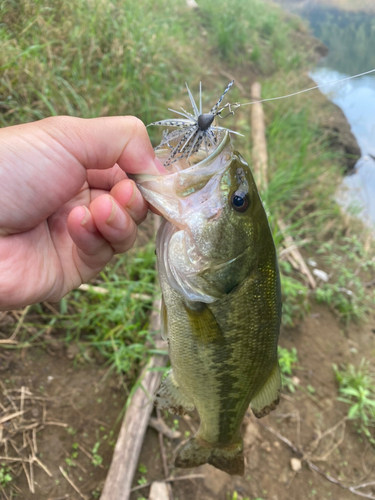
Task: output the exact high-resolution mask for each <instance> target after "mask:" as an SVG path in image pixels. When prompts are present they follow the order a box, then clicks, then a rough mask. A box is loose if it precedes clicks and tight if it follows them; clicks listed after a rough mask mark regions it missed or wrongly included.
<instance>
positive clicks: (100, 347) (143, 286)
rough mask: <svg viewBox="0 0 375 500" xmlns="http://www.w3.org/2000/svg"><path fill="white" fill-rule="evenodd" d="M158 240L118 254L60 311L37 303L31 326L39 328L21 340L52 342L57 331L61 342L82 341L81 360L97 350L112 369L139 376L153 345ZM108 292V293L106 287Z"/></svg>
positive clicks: (66, 300) (90, 357) (24, 344)
mask: <svg viewBox="0 0 375 500" xmlns="http://www.w3.org/2000/svg"><path fill="white" fill-rule="evenodd" d="M155 278H156V271H155V253H154V246H153V243H150V244H147V245H146V246H144V247H142V248H138V249H133V250H131V251H130V252H128V253H127V254H125V255H122V256H119V257H117V258H116V259H115V261H114V262H113V263H112V264H111V265H109V266H108V267H107V268H106V269H105V270H104V271H103V272H102V273H100V275H99V276H98V277H97V278H96V280H95V281H94V282H92V285H93V286H92V288H89V289H88V290H87V291H81V290H79V289H78V290H74V291H72V292H70V293H69V294H68V295H67V296H66V297H64V298H63V299H62V300H61V301H60V304H59V310H58V311H56V314H51V311H50V310H49V309H46V307H45V306H44V305H42V304H39V305H36V306H33V308H32V310H31V312H30V314H29V316H28V322H27V323H26V325H25V326H26V328H28V329H29V330H30V329H33V331H36V333H35V334H34V335H32V336H30V335H29V334H28V335H27V336H26V337H24V339H23V342H22V343H21V344H20V345H19V346H18V348H20V347H27V346H28V345H30V344H32V345H42V346H47V347H48V342H49V341H50V337H48V336H47V339H46V337H45V334H46V332H49V331H51V329H52V331H54V332H55V334H56V335H57V338H60V340H61V342H64V343H66V344H67V345H71V344H72V343H73V342H74V343H75V344H76V345H78V347H79V350H78V352H77V353H76V355H75V359H76V361H83V360H86V361H88V362H90V361H92V360H94V359H95V358H96V357H97V355H96V354H95V351H97V352H98V353H99V354H100V355H101V359H102V361H104V362H105V363H106V365H108V367H109V370H110V371H112V370H114V371H116V372H117V373H119V374H120V373H126V376H127V379H128V380H134V378H135V376H136V374H137V367H138V366H139V365H140V363H142V361H143V360H144V359H145V357H146V358H147V356H148V355H149V353H150V351H152V349H153V347H154V342H153V337H152V334H151V333H150V332H149V329H148V318H149V311H150V310H151V307H152V301H153V299H154V296H155V293H156V291H157V288H156V283H155ZM105 292H107V293H105Z"/></svg>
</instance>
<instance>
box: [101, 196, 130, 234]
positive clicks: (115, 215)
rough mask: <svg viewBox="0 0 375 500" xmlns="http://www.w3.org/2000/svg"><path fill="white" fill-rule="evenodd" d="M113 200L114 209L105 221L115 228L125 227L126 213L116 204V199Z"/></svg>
mask: <svg viewBox="0 0 375 500" xmlns="http://www.w3.org/2000/svg"><path fill="white" fill-rule="evenodd" d="M111 202H112V210H111V213H110V214H109V217H108V219H107V220H106V221H105V223H106V224H107V226H110V227H112V228H113V229H124V228H125V226H126V215H125V214H124V212H123V211H122V210H121V208H120V207H118V206H117V205H116V203H115V202H114V200H111Z"/></svg>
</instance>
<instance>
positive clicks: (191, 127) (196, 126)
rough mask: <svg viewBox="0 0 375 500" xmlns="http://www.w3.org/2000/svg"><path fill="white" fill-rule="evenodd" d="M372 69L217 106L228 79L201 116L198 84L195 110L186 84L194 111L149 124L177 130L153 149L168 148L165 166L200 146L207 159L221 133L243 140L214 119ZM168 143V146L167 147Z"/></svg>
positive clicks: (187, 155) (194, 151)
mask: <svg viewBox="0 0 375 500" xmlns="http://www.w3.org/2000/svg"><path fill="white" fill-rule="evenodd" d="M374 72H375V68H374V69H371V70H369V71H365V72H364V73H359V74H357V75H354V76H349V77H345V78H342V79H340V80H336V81H332V82H327V83H323V84H321V85H315V86H314V87H310V88H307V89H304V90H300V91H298V92H293V93H291V94H287V95H283V96H279V97H270V98H266V99H261V100H259V101H251V102H245V103H238V102H236V103H232V104H231V103H227V104H225V105H224V106H222V107H220V105H221V103H222V101H223V99H224V96H225V94H226V93H227V92H228V91H229V90H230V88H231V87H232V86H233V83H234V80H232V81H231V82H230V83H229V84H228V85H227V87H226V89H225V90H224V92H223V94H222V95H221V97H220V99H219V100H218V101H217V103H216V104H215V105H214V106H213V108H212V109H211V110H210V112H209V113H203V111H202V85H201V83H200V84H199V109H198V107H197V105H196V103H195V100H194V97H193V95H192V93H191V91H190V89H189V87H188V85H187V84H186V88H187V91H188V94H189V98H190V102H191V105H192V108H193V111H194V115H192V114H191V113H189V112H188V111H186V110H185V109H184V108H181V110H182V112H181V111H176V110H174V109H170V108H169V111H172V112H173V113H176V114H178V115H180V116H182V117H183V118H179V119H166V120H159V121H157V122H153V123H150V124H149V125H148V127H149V126H151V125H160V126H163V127H176V128H177V130H173V131H172V132H169V130H165V131H164V133H163V139H162V141H161V143H160V144H159V146H157V147H156V148H155V149H161V148H165V146H167V148H169V149H170V153H169V155H168V157H167V159H166V161H165V162H164V166H166V167H167V166H169V165H170V164H171V163H174V162H177V161H178V160H181V159H183V158H186V159H187V160H189V158H190V156H191V155H193V154H195V153H197V152H198V151H199V149H200V148H201V147H202V145H203V144H204V149H205V152H206V156H209V154H210V151H209V149H210V148H211V153H212V151H213V150H215V149H216V147H217V145H218V143H219V139H220V137H219V134H220V133H221V132H223V131H228V132H230V133H232V134H236V135H240V136H242V137H243V134H240V133H239V132H236V131H234V130H230V129H227V128H225V127H219V126H217V125H214V120H215V118H216V117H217V118H221V119H224V118H226V117H227V116H229V115H233V114H234V112H235V111H236V109H237V108H239V107H241V106H242V107H243V106H249V105H251V104H256V103H261V102H267V101H277V100H279V99H286V98H288V97H293V96H296V95H298V94H303V93H304V92H309V91H310V90H315V89H320V88H322V87H325V86H327V85H333V84H335V83H341V82H345V81H346V80H351V79H353V78H358V77H360V76H364V75H368V74H370V73H374ZM225 109H227V110H228V113H227V114H226V115H225V116H222V113H223V111H224V110H225ZM171 143H172V144H171Z"/></svg>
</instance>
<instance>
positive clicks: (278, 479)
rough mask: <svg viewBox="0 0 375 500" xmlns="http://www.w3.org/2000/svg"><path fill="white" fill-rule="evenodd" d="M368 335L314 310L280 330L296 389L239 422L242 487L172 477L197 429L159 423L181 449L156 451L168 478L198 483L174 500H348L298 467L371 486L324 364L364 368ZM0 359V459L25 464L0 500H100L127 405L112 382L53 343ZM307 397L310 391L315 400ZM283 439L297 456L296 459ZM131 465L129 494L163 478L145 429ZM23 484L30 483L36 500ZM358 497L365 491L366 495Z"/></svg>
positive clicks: (372, 458) (366, 458) (190, 423)
mask: <svg viewBox="0 0 375 500" xmlns="http://www.w3.org/2000/svg"><path fill="white" fill-rule="evenodd" d="M374 327H375V318H374V317H372V318H371V319H370V320H369V322H368V323H366V324H364V325H362V326H357V327H356V326H351V327H350V328H349V329H344V328H343V327H342V325H341V324H340V323H339V322H338V320H337V319H336V318H335V317H334V316H333V314H332V313H331V312H330V311H329V310H328V309H327V308H326V307H323V306H315V307H314V308H313V311H312V312H311V314H310V315H309V317H307V318H306V320H305V321H304V322H303V323H301V324H300V326H299V327H297V328H293V329H290V328H284V329H283V331H282V335H281V342H280V344H281V345H282V346H283V347H288V348H291V347H296V348H297V351H298V357H299V365H300V367H301V368H300V369H299V370H297V371H296V375H297V376H298V378H299V380H300V388H298V389H297V390H296V392H295V393H293V394H290V393H288V392H284V394H283V397H282V399H281V403H280V405H279V407H278V409H277V410H276V411H275V412H273V413H272V414H271V415H270V416H268V417H266V418H264V419H262V420H261V421H256V419H255V418H254V417H252V416H251V414H250V412H249V415H248V417H247V418H246V421H245V423H244V429H243V430H244V438H245V450H246V451H245V456H246V471H245V476H244V477H243V478H240V477H230V476H228V475H227V474H225V473H223V472H220V471H218V470H216V469H215V468H213V467H211V466H209V465H205V466H203V467H199V468H197V469H194V470H182V471H181V470H175V469H174V468H173V465H172V464H173V452H174V450H175V449H176V447H177V446H178V445H179V442H181V440H183V439H184V434H185V432H186V431H189V432H194V430H195V429H196V428H197V425H198V421H197V418H196V416H194V415H192V417H191V418H182V417H177V418H175V419H174V418H171V417H168V418H167V422H168V424H169V425H170V426H173V427H174V428H175V429H176V428H177V429H178V430H179V431H180V432H181V434H182V436H181V438H180V439H177V440H173V441H171V440H167V439H165V441H164V446H165V449H166V452H167V461H168V467H169V474H170V475H176V476H181V475H186V474H193V473H194V474H201V475H202V477H199V478H195V479H191V480H182V481H174V482H172V483H171V484H172V491H173V498H174V500H193V499H194V500H196V499H200V500H214V499H215V500H228V498H229V499H231V498H232V495H233V493H234V492H235V491H237V493H238V495H237V497H238V498H239V499H241V498H249V499H251V500H253V499H255V498H261V499H263V500H287V499H288V500H294V499H295V500H297V499H298V500H300V499H305V498H306V499H307V498H316V499H319V500H346V499H353V498H355V495H354V494H353V493H352V492H350V491H348V490H345V489H343V488H342V487H341V486H338V485H335V484H333V483H332V482H330V481H329V480H328V479H327V478H326V477H324V476H323V475H321V474H319V473H317V472H314V471H312V470H311V468H309V466H308V464H307V463H306V460H310V463H312V464H313V466H314V465H315V466H317V467H318V468H319V469H320V470H321V471H322V472H324V473H325V474H327V475H329V476H331V477H333V478H334V479H338V480H339V481H340V482H341V483H342V484H343V485H346V486H353V485H358V484H361V483H365V482H368V481H370V480H374V479H375V454H374V450H373V449H372V448H371V447H370V446H369V445H368V444H367V443H366V442H365V441H363V440H362V439H361V436H360V435H359V434H358V433H357V432H356V429H355V427H354V426H353V424H352V422H345V421H344V420H343V418H344V416H345V414H346V411H347V407H346V405H345V404H344V403H340V402H338V401H337V386H336V382H335V378H334V373H333V370H332V363H337V364H339V363H342V362H345V361H349V362H351V363H354V364H357V363H358V362H359V361H360V360H361V359H362V358H363V357H365V358H366V359H369V360H371V359H374V356H375V334H374V332H375V328H374ZM0 356H1V357H0V374H1V375H0V377H1V378H0V380H1V382H0V386H1V395H0V405H1V406H0V407H1V408H2V410H3V413H4V409H5V408H7V407H9V406H10V405H12V407H13V410H14V411H13V410H12V412H11V414H16V413H18V412H19V411H20V409H23V411H24V413H23V415H21V416H15V417H12V418H10V419H9V420H8V421H6V422H3V423H2V424H1V426H0V429H1V428H2V432H3V434H2V438H3V439H5V438H8V449H7V450H4V446H3V444H2V443H1V441H0V453H1V456H2V457H3V456H4V454H5V452H7V454H8V456H13V457H18V458H19V457H20V456H22V457H23V458H24V459H26V460H28V461H29V462H30V461H31V462H33V464H32V466H30V464H29V463H26V464H25V465H24V467H23V466H22V462H11V463H10V462H7V464H9V465H11V467H12V471H11V472H10V474H11V475H12V476H13V478H14V479H13V480H12V481H11V483H10V485H11V486H10V485H8V486H4V487H2V488H1V490H0V498H1V499H2V500H3V499H4V500H7V499H10V498H21V499H25V500H29V499H38V500H58V499H71V500H76V499H77V500H78V499H80V498H83V497H85V498H87V499H95V498H99V492H100V491H101V489H102V486H103V482H104V480H105V477H106V473H107V470H108V467H109V465H110V461H111V455H112V452H113V446H114V444H115V441H116V437H117V432H118V428H119V424H118V422H119V420H120V419H121V414H122V409H123V407H124V404H125V401H126V393H125V391H124V390H123V388H120V387H119V384H118V381H117V379H116V378H115V377H113V378H111V377H105V374H106V369H105V368H103V367H102V366H99V365H98V366H94V365H93V366H87V365H84V366H82V365H79V364H78V365H77V364H76V363H74V360H73V359H71V358H72V357H73V356H74V352H72V350H71V349H69V348H66V347H65V346H63V345H60V344H56V346H55V348H54V349H53V350H51V349H49V352H47V351H46V350H44V349H41V348H30V349H27V350H23V351H8V350H4V349H2V350H0ZM308 386H312V387H313V388H314V391H313V393H310V392H309V391H308V390H307V387H308ZM310 390H311V389H310ZM5 414H6V415H10V414H9V412H8V413H5ZM177 420H178V422H177ZM116 423H117V424H116ZM335 426H336V427H335ZM33 429H35V431H33ZM327 430H329V432H328V433H326V434H324V433H325V432H326V431H327ZM276 433H277V434H278V435H277V434H276ZM10 437H11V440H10V439H9V438H10ZM281 437H283V438H286V439H287V440H290V442H291V445H292V446H294V447H295V448H298V449H299V450H300V451H301V453H296V452H294V451H293V450H292V448H291V446H289V445H288V444H286V443H285V442H283V441H282V440H281V439H280V438H281ZM0 438H1V435H0ZM11 442H12V443H11ZM33 454H34V456H36V459H34V460H32V456H33ZM302 455H303V457H304V458H305V459H306V460H302V468H301V470H300V471H298V472H294V471H293V470H292V467H291V459H292V458H299V459H301V456H302ZM38 461H39V463H38ZM3 463H5V462H2V461H1V458H0V464H3ZM139 465H140V469H141V471H142V472H137V475H136V477H135V479H134V486H135V487H137V486H141V485H142V483H143V482H145V481H147V482H149V481H153V480H156V479H162V478H163V477H164V475H163V468H162V461H161V458H160V449H159V442H158V435H157V433H156V431H155V430H154V429H152V428H149V429H148V430H147V434H146V438H145V441H144V444H143V448H142V451H141V456H140V460H139ZM297 465H298V464H297ZM1 467H4V465H1ZM25 469H26V471H25ZM146 470H147V472H146ZM27 476H28V477H29V480H28V479H27ZM28 481H29V482H30V483H31V482H32V483H33V487H34V490H35V493H34V494H33V493H31V491H30V487H31V484H29V483H28ZM139 483H141V484H139ZM72 484H73V485H74V486H72ZM75 488H76V489H75ZM76 490H78V491H79V492H77V491H76ZM360 491H362V490H360ZM364 491H366V492H371V488H367V490H364ZM148 493H149V487H143V488H140V489H138V490H137V491H135V492H133V493H132V496H131V500H138V499H139V498H142V497H144V498H147V497H148ZM372 493H373V494H375V487H373V488H372Z"/></svg>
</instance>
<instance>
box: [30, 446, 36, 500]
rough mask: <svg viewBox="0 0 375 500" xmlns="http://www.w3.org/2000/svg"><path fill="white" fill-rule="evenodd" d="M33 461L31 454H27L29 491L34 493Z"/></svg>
mask: <svg viewBox="0 0 375 500" xmlns="http://www.w3.org/2000/svg"><path fill="white" fill-rule="evenodd" d="M33 462H34V460H33V457H32V456H31V455H29V467H30V482H31V493H35V485H34V467H33Z"/></svg>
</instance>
